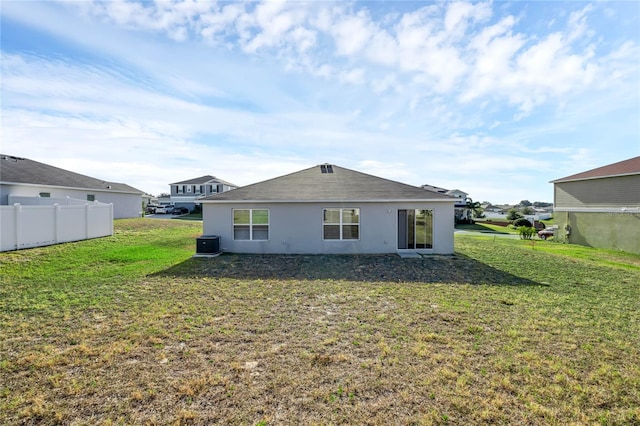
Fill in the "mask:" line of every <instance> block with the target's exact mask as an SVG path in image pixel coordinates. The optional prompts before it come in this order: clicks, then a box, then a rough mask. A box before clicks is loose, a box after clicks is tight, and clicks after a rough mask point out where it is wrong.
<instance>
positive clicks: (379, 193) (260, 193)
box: [202, 166, 456, 202]
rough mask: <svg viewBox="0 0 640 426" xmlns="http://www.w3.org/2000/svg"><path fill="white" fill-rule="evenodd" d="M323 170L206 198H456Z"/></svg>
mask: <svg viewBox="0 0 640 426" xmlns="http://www.w3.org/2000/svg"><path fill="white" fill-rule="evenodd" d="M321 167H322V166H314V167H310V168H308V169H305V170H301V171H299V172H295V173H291V174H288V175H285V176H280V177H277V178H274V179H269V180H265V181H263V182H259V183H255V184H253V185H248V186H243V187H241V188H237V189H233V190H231V191H227V192H223V193H220V194H216V195H210V196H208V197H205V198H202V201H205V202H208V201H210V202H215V201H280V202H282V201H294V202H295V201H392V200H416V201H417V200H421V201H434V200H435V201H451V202H454V201H455V200H456V198H454V197H450V196H448V195H444V194H440V193H438V192H434V191H429V190H426V189H422V188H419V187H417V186H412V185H407V184H404V183H400V182H395V181H392V180H389V179H384V178H380V177H377V176H372V175H368V174H366V173H361V172H357V171H355V170H350V169H345V168H343V167H339V166H331V168H332V171H333V173H323V172H322V170H321Z"/></svg>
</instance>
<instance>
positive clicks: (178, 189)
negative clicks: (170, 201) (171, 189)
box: [176, 185, 182, 194]
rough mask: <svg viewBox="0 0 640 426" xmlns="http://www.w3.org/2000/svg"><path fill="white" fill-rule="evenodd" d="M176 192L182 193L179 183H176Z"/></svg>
mask: <svg viewBox="0 0 640 426" xmlns="http://www.w3.org/2000/svg"><path fill="white" fill-rule="evenodd" d="M176 194H182V188H181V187H180V185H176Z"/></svg>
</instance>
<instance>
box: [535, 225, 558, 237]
mask: <svg viewBox="0 0 640 426" xmlns="http://www.w3.org/2000/svg"><path fill="white" fill-rule="evenodd" d="M555 231H556V228H553V227H552V228H546V229H541V230H540V231H538V237H539V238H540V239H541V240H546V239H547V238H549V237H553V235H554V233H555Z"/></svg>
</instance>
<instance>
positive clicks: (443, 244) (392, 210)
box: [201, 164, 456, 254]
mask: <svg viewBox="0 0 640 426" xmlns="http://www.w3.org/2000/svg"><path fill="white" fill-rule="evenodd" d="M201 201H202V210H203V231H204V234H205V235H217V236H220V247H221V248H222V249H223V250H225V251H229V252H237V253H298V254H303V253H308V254H320V253H396V252H422V253H441V254H451V253H453V232H454V220H453V206H454V204H455V202H456V199H455V198H453V197H450V196H448V195H445V194H440V193H438V192H434V191H429V190H425V189H422V188H419V187H416V186H411V185H406V184H404V183H399V182H395V181H391V180H388V179H383V178H380V177H376V176H371V175H368V174H365V173H360V172H357V171H354V170H349V169H345V168H342V167H339V166H334V165H330V164H323V165H320V166H314V167H311V168H308V169H305V170H302V171H299V172H296V173H292V174H288V175H285V176H281V177H277V178H274V179H270V180H266V181H264V182H260V183H256V184H253V185H249V186H245V187H241V188H238V189H234V190H232V191H229V192H224V193H221V194H217V195H211V196H207V197H205V198H203V199H201Z"/></svg>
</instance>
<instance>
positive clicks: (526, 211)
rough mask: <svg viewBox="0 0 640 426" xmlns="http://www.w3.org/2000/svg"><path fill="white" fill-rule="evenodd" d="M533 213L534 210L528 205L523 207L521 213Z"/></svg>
mask: <svg viewBox="0 0 640 426" xmlns="http://www.w3.org/2000/svg"><path fill="white" fill-rule="evenodd" d="M535 213H536V211H535V210H533V209H532V208H531V207H529V206H527V207H525V208H524V209H522V214H525V215H527V214H528V215H531V214H535Z"/></svg>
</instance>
